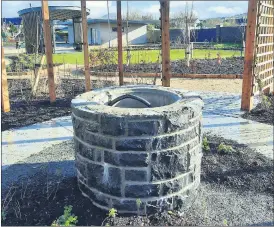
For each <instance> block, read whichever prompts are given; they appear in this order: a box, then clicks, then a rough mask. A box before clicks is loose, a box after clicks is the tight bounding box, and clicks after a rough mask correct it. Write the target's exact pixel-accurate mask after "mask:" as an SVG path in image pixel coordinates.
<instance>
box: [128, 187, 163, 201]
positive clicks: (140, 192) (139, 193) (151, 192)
mask: <svg viewBox="0 0 274 227" xmlns="http://www.w3.org/2000/svg"><path fill="white" fill-rule="evenodd" d="M159 195H160V185H159V184H143V185H136V184H132V185H126V187H125V196H126V197H133V198H148V197H156V196H159Z"/></svg>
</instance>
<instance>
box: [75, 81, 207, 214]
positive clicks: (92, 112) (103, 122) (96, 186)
mask: <svg viewBox="0 0 274 227" xmlns="http://www.w3.org/2000/svg"><path fill="white" fill-rule="evenodd" d="M122 94H134V95H139V96H140V97H142V98H144V99H146V100H148V101H149V102H150V103H151V105H152V108H145V106H141V105H142V104H140V103H138V101H135V100H130V99H127V100H121V101H119V102H118V103H116V104H115V106H108V105H107V104H108V102H109V101H111V100H113V99H115V98H117V97H119V95H122ZM161 95H162V97H161ZM158 97H161V99H158ZM134 102H135V104H134ZM134 105H136V107H137V108H134V107H135V106H134ZM129 106H131V108H129ZM202 107H203V102H202V101H201V98H199V97H197V96H195V97H194V96H190V95H187V94H183V93H181V92H179V91H174V90H172V89H168V88H163V87H157V86H123V87H111V88H107V89H100V90H96V91H92V92H88V93H84V94H82V95H80V96H78V97H76V98H75V99H74V100H73V101H72V112H73V113H72V122H73V128H74V141H75V150H76V161H75V163H76V164H75V165H76V170H77V176H78V184H79V188H80V190H81V191H82V193H83V195H84V196H87V197H88V198H89V199H91V201H92V202H93V203H94V204H95V205H96V206H98V207H100V208H102V209H105V210H109V209H110V208H112V207H114V208H116V209H117V210H118V212H119V213H138V214H147V213H153V212H157V211H160V210H172V209H186V208H187V207H188V205H189V204H190V203H191V201H192V200H193V198H194V196H195V194H196V191H197V187H198V185H199V183H200V166H201V157H202V153H201V138H202V133H201V116H202ZM137 199H140V200H141V201H142V203H141V205H140V207H139V206H138V205H137V202H136V200H137Z"/></svg>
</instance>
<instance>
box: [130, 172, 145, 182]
mask: <svg viewBox="0 0 274 227" xmlns="http://www.w3.org/2000/svg"><path fill="white" fill-rule="evenodd" d="M125 180H127V181H143V182H145V181H147V171H146V170H125Z"/></svg>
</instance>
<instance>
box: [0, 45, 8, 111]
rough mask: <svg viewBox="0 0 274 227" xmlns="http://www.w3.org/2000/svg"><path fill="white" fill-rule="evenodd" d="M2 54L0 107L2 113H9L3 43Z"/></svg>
mask: <svg viewBox="0 0 274 227" xmlns="http://www.w3.org/2000/svg"><path fill="white" fill-rule="evenodd" d="M1 52H2V61H1V67H2V70H1V71H2V89H1V104H2V105H1V106H2V111H3V112H10V100H9V90H8V79H7V71H6V62H5V57H4V47H3V42H2V46H1Z"/></svg>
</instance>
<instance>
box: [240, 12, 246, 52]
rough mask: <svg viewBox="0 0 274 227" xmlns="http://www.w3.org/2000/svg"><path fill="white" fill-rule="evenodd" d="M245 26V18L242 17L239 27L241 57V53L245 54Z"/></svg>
mask: <svg viewBox="0 0 274 227" xmlns="http://www.w3.org/2000/svg"><path fill="white" fill-rule="evenodd" d="M246 24H247V16H244V17H243V23H242V24H241V25H240V27H239V29H240V32H241V39H242V45H243V48H242V52H241V55H243V53H244V52H245V33H246Z"/></svg>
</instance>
